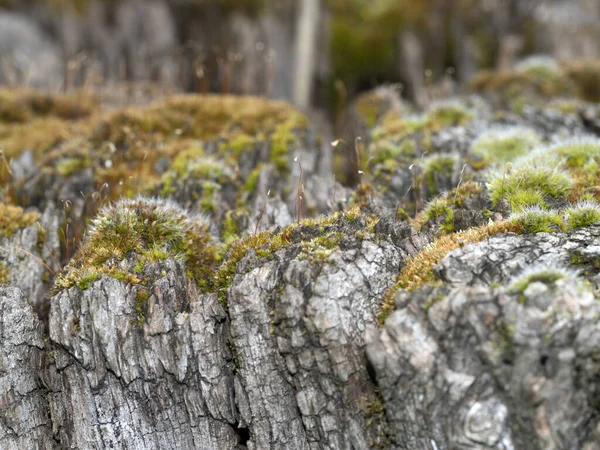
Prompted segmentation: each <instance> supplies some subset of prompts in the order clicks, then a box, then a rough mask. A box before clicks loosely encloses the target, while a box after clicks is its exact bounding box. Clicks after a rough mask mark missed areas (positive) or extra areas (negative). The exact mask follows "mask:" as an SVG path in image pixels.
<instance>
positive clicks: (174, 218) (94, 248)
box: [54, 197, 217, 291]
mask: <svg viewBox="0 0 600 450" xmlns="http://www.w3.org/2000/svg"><path fill="white" fill-rule="evenodd" d="M168 258H175V259H180V260H183V261H184V262H185V264H186V270H187V274H188V277H189V278H191V279H192V280H194V281H195V282H196V284H197V285H198V286H199V287H200V288H201V289H208V288H209V287H210V281H209V280H210V275H211V274H212V272H213V270H214V269H215V267H216V261H217V255H216V247H215V245H214V244H213V242H212V238H211V237H210V235H209V233H208V225H207V223H206V222H205V221H204V220H203V219H201V218H195V217H189V216H188V215H187V214H185V213H184V212H183V211H182V210H181V209H180V208H178V207H177V206H175V205H174V204H171V203H169V202H165V201H161V200H156V199H148V198H142V197H138V198H136V199H121V200H119V201H117V202H116V203H115V204H113V205H110V206H107V207H104V208H103V209H102V210H101V211H100V213H99V214H98V216H97V217H96V218H95V219H93V220H92V223H91V226H90V228H89V230H88V232H87V234H86V238H85V240H84V242H83V245H82V247H81V248H80V249H79V251H78V253H77V254H76V256H75V258H74V259H73V260H72V261H71V262H70V263H69V265H68V266H67V267H66V268H65V271H64V273H63V274H61V275H59V276H58V277H57V280H56V282H55V286H54V290H55V291H60V290H63V289H68V288H70V287H72V286H78V287H79V288H81V289H85V288H87V286H89V284H90V282H91V281H93V280H95V279H96V278H97V277H98V276H99V275H101V274H103V275H108V276H111V277H113V278H117V279H120V280H123V281H125V282H128V283H132V284H138V283H140V282H141V279H140V278H139V274H140V273H141V272H143V268H144V265H145V264H146V263H151V262H156V261H161V260H165V259H168Z"/></svg>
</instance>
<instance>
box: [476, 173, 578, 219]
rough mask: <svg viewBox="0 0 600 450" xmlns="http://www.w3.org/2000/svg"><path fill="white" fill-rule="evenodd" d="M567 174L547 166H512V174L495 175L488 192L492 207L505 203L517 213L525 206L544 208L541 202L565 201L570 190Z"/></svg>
mask: <svg viewBox="0 0 600 450" xmlns="http://www.w3.org/2000/svg"><path fill="white" fill-rule="evenodd" d="M571 184H572V181H571V178H570V177H569V174H568V173H566V172H565V171H563V170H560V168H557V167H552V166H551V165H546V164H538V165H531V164H525V163H524V164H522V165H521V164H515V166H513V167H512V168H511V170H506V171H496V172H493V173H492V174H491V175H490V177H489V182H488V184H487V189H488V192H489V195H490V200H491V201H492V204H493V205H497V204H499V203H500V202H501V201H507V202H508V204H509V205H510V210H511V211H513V212H518V211H520V210H522V209H523V208H525V207H527V206H533V205H540V204H542V206H543V200H544V198H546V197H548V198H552V199H558V200H559V199H564V198H566V196H567V194H568V193H569V190H570V188H571Z"/></svg>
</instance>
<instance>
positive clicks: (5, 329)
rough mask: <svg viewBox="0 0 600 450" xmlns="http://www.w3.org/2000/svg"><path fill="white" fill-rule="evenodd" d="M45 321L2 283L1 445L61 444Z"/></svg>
mask: <svg viewBox="0 0 600 450" xmlns="http://www.w3.org/2000/svg"><path fill="white" fill-rule="evenodd" d="M41 328H42V325H41V323H40V321H39V320H38V319H37V317H36V316H35V314H34V312H33V309H32V308H31V306H30V305H29V304H28V303H27V300H26V298H25V296H24V295H23V293H22V292H21V291H20V290H19V289H18V288H15V287H6V286H0V447H1V448H3V449H5V450H13V449H25V448H27V449H29V448H31V449H33V448H36V449H53V448H57V445H56V443H55V442H54V440H53V439H52V428H51V422H50V420H49V417H48V413H47V411H48V397H47V388H46V387H45V386H43V383H41V382H40V380H39V372H40V369H42V367H43V365H44V359H45V352H44V350H45V345H44V339H43V336H42V329H41Z"/></svg>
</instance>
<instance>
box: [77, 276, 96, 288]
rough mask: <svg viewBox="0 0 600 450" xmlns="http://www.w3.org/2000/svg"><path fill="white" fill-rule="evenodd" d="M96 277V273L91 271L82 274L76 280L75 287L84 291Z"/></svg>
mask: <svg viewBox="0 0 600 450" xmlns="http://www.w3.org/2000/svg"><path fill="white" fill-rule="evenodd" d="M97 279H98V273H96V272H92V273H87V274H82V276H81V277H80V278H79V279H78V280H77V287H78V288H79V289H81V290H82V291H85V290H86V289H87V288H88V287H89V286H90V284H91V283H93V282H94V281H96V280H97Z"/></svg>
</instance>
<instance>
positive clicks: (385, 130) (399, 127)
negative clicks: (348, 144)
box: [373, 115, 429, 142]
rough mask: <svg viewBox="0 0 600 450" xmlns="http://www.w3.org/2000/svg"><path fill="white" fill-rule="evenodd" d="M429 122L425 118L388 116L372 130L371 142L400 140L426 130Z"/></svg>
mask: <svg viewBox="0 0 600 450" xmlns="http://www.w3.org/2000/svg"><path fill="white" fill-rule="evenodd" d="M428 125H429V122H428V121H427V118H426V116H416V115H411V116H404V117H397V116H395V115H388V116H386V117H384V118H383V120H382V123H381V125H380V126H378V127H377V128H375V130H373V141H374V142H377V141H379V140H382V139H394V140H396V139H401V138H403V137H405V136H409V135H411V134H414V133H417V132H419V131H423V130H425V129H427V127H428Z"/></svg>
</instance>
